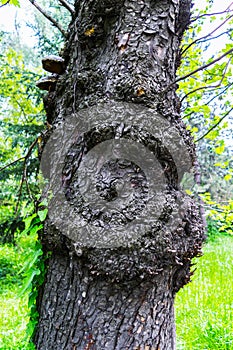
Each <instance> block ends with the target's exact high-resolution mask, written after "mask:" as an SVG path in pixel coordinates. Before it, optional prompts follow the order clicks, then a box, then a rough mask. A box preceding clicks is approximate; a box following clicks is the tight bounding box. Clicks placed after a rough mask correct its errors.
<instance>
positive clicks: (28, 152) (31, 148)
mask: <svg viewBox="0 0 233 350" xmlns="http://www.w3.org/2000/svg"><path fill="white" fill-rule="evenodd" d="M38 138H39V137H37V138H36V139H35V140H34V141H33V142H32V144H31V145H30V147H29V148H28V151H27V153H26V155H25V156H24V157H23V159H24V161H23V173H22V177H21V181H20V186H19V194H18V200H17V203H16V207H15V215H16V214H17V212H18V210H19V203H20V199H21V196H22V190H23V184H24V182H26V186H27V189H28V182H27V160H28V158H29V157H30V155H31V153H32V151H33V148H34V147H35V145H36V144H37V142H38ZM15 163H16V161H15ZM8 166H9V164H8ZM30 195H31V192H30V190H29V196H30Z"/></svg>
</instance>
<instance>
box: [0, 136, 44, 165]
mask: <svg viewBox="0 0 233 350" xmlns="http://www.w3.org/2000/svg"><path fill="white" fill-rule="evenodd" d="M37 141H38V137H37V138H36V139H35V140H34V141H33V142H32V144H31V145H30V147H29V149H28V151H27V153H26V155H25V156H23V157H20V158H18V159H16V160H14V161H13V162H11V163H8V164H7V165H5V166H3V167H2V168H0V171H3V170H4V169H6V168H9V167H10V166H12V165H14V164H16V163H17V162H20V161H21V160H24V163H25V161H27V159H28V157H30V155H31V153H32V150H33V148H34V147H35V145H36V144H37Z"/></svg>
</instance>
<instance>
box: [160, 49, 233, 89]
mask: <svg viewBox="0 0 233 350" xmlns="http://www.w3.org/2000/svg"><path fill="white" fill-rule="evenodd" d="M232 52H233V48H231V49H230V50H228V51H227V52H225V53H224V54H223V55H221V56H219V57H217V58H216V59H215V60H213V61H211V62H209V63H207V64H204V65H203V66H201V67H198V68H197V69H195V70H194V71H192V72H190V73H188V74H185V75H183V76H182V77H180V78H178V79H176V80H175V81H173V82H172V83H171V84H169V85H168V86H167V87H166V88H165V89H164V90H163V91H161V93H164V92H166V91H167V90H169V89H170V87H171V86H172V85H174V84H176V83H178V82H179V81H181V80H184V79H186V78H188V77H190V76H191V75H193V74H195V73H197V72H200V71H201V70H204V69H206V68H208V67H210V66H212V64H214V63H216V62H218V61H220V60H221V59H222V58H224V57H225V56H227V55H229V54H230V53H232Z"/></svg>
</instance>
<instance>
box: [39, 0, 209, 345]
mask: <svg viewBox="0 0 233 350" xmlns="http://www.w3.org/2000/svg"><path fill="white" fill-rule="evenodd" d="M190 7H191V1H190V0H180V1H179V0H137V1H136V0H135V1H134V0H129V1H128V0H124V1H123V0H118V1H113V0H88V1H86V0H79V1H76V3H75V16H74V19H73V20H72V22H71V24H70V26H69V36H68V39H67V42H66V45H65V48H64V52H63V57H64V59H65V62H66V66H67V69H66V72H65V73H64V74H63V75H61V76H60V78H59V80H58V83H57V88H56V90H55V92H50V93H49V94H48V95H47V96H46V98H45V109H46V112H47V118H48V121H49V123H50V124H52V125H53V126H55V125H57V124H58V123H59V122H60V121H61V120H63V121H65V123H69V118H70V115H71V114H72V113H75V112H76V111H80V110H82V109H85V108H88V107H90V106H93V105H96V104H97V103H99V102H100V101H103V102H106V103H108V101H123V102H129V103H134V104H141V105H145V106H147V107H150V108H152V109H153V110H154V111H155V112H158V113H160V114H161V115H162V116H163V117H165V118H167V120H169V121H170V122H171V123H172V124H173V125H174V126H175V127H176V128H177V130H178V131H179V134H180V135H181V136H182V139H183V140H184V142H185V144H186V146H187V149H188V152H189V154H190V157H191V159H192V161H193V163H195V161H196V158H195V148H194V145H193V142H192V138H191V136H190V134H189V133H188V132H187V131H186V129H185V126H184V125H183V123H182V121H181V119H180V117H179V100H178V98H177V96H176V92H175V90H176V88H177V86H176V85H175V84H172V83H173V82H174V81H175V79H176V69H177V67H178V65H179V64H180V49H179V46H180V41H181V38H182V34H183V31H184V30H185V28H186V26H187V24H188V22H189V17H190ZM167 87H169V88H167ZM148 123H149V121H148ZM164 162H165V163H166V159H165V161H164ZM169 171H170V172H171V174H172V169H170V170H168V172H169ZM171 177H172V175H171ZM169 190H170V193H171V197H172V196H173V195H174V192H176V193H178V192H179V188H178V186H176V184H174V181H173V182H172V183H171V184H170V187H169ZM162 221H163V218H161V222H162ZM184 221H185V224H184V225H182V227H179V228H177V229H176V230H175V231H174V232H166V231H164V230H163V229H162V226H160V227H157V229H155V230H154V231H153V232H149V233H148V234H147V235H145V237H143V238H142V239H141V240H140V241H139V242H138V243H137V244H134V245H133V246H129V247H117V248H113V249H111V248H107V249H101V248H90V247H82V249H81V250H80V249H79V247H77V245H76V244H75V242H74V241H72V240H71V239H69V238H68V237H66V236H65V235H64V234H62V233H61V232H59V230H58V229H57V228H55V227H54V225H53V224H52V222H50V221H49V219H48V220H47V222H46V226H45V230H44V234H43V236H42V237H41V240H42V243H43V247H44V251H45V252H46V251H51V252H52V254H51V257H50V258H49V259H48V271H47V276H46V279H45V282H44V285H43V286H42V288H41V289H40V292H39V297H38V300H37V308H38V311H39V322H38V326H37V329H36V334H35V337H34V342H35V344H36V348H37V349H40V350H51V349H54V350H65V349H66V350H74V349H76V350H88V349H91V350H94V349H95V350H105V349H106V350H114V349H115V350H120V349H124V350H126V349H129V350H136V349H137V350H139V349H140V350H145V349H148V350H149V349H151V350H152V349H157V350H159V349H160V350H173V349H175V321H174V310H173V304H174V296H175V293H176V292H177V291H178V290H179V289H180V288H181V287H182V286H183V285H184V284H186V283H187V282H188V281H189V279H190V275H191V273H190V266H191V259H192V258H193V257H194V256H197V255H199V254H200V253H201V244H202V241H203V239H204V233H203V224H202V220H201V218H200V214H199V210H198V207H197V206H196V204H195V202H194V201H192V199H190V200H189V206H188V209H187V212H186V213H185V215H184Z"/></svg>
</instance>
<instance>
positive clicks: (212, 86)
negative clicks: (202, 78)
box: [180, 57, 231, 103]
mask: <svg viewBox="0 0 233 350" xmlns="http://www.w3.org/2000/svg"><path fill="white" fill-rule="evenodd" d="M230 62H231V57H230V58H229V60H228V62H227V64H226V66H225V68H224V71H223V74H222V78H221V80H220V81H219V83H218V84H217V85H210V86H201V87H199V88H197V89H194V90H192V91H190V92H188V93H187V94H186V95H184V97H182V99H181V100H180V103H182V102H183V101H184V99H185V98H186V97H188V96H189V95H191V94H194V92H197V91H200V90H204V89H216V88H218V87H220V86H221V84H222V82H223V79H224V78H225V76H226V73H227V68H228V66H229V64H230Z"/></svg>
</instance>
